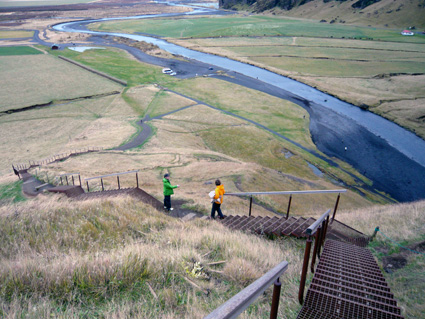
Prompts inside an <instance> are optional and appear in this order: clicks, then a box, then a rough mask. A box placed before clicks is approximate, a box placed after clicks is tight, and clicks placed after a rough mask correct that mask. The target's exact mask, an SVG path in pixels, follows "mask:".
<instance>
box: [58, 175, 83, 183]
mask: <svg viewBox="0 0 425 319" xmlns="http://www.w3.org/2000/svg"><path fill="white" fill-rule="evenodd" d="M68 176H71V180H72V185H75V181H74V176H78V180H79V182H80V186H82V185H81V176H80V173H67V174H62V175H59V176H58V177H59V179H60V181H61V185H63V178H64V179H65V182H66V185H69V181H68Z"/></svg>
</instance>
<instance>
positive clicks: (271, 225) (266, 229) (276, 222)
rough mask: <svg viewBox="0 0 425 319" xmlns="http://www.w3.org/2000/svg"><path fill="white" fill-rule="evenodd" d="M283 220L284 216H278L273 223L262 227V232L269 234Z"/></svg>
mask: <svg viewBox="0 0 425 319" xmlns="http://www.w3.org/2000/svg"><path fill="white" fill-rule="evenodd" d="M284 222H286V217H281V218H279V219H278V220H276V221H275V222H274V223H272V224H270V225H269V226H267V228H265V229H264V233H265V234H267V235H271V234H272V230H273V229H275V228H276V227H278V226H279V225H281V224H283V223H284Z"/></svg>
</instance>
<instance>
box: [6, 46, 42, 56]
mask: <svg viewBox="0 0 425 319" xmlns="http://www.w3.org/2000/svg"><path fill="white" fill-rule="evenodd" d="M35 54H43V52H41V51H39V50H37V49H34V48H32V47H28V46H19V47H0V56H8V55H35Z"/></svg>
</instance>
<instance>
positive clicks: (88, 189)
mask: <svg viewBox="0 0 425 319" xmlns="http://www.w3.org/2000/svg"><path fill="white" fill-rule="evenodd" d="M132 173H136V185H137V186H136V187H137V188H139V175H138V173H139V170H138V169H137V170H134V171H128V172H122V173H113V174H108V175H101V176H95V177H89V178H86V179H84V181H85V182H86V185H87V192H90V188H89V181H90V180H93V179H100V183H101V185H102V191H104V190H105V186H104V185H103V179H104V178H105V177H111V176H116V177H117V183H118V189H121V184H120V176H121V175H126V174H132Z"/></svg>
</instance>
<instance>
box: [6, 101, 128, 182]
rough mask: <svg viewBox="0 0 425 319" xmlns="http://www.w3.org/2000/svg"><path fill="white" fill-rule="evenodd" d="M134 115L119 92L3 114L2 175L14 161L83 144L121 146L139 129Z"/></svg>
mask: <svg viewBox="0 0 425 319" xmlns="http://www.w3.org/2000/svg"><path fill="white" fill-rule="evenodd" d="M135 118H136V117H135V113H134V112H133V110H132V109H131V108H130V107H129V106H128V105H127V104H126V103H125V102H124V101H123V100H122V99H121V97H120V96H119V95H115V96H110V97H104V98H99V99H94V100H85V101H79V102H73V103H68V104H62V105H53V106H50V107H45V108H42V109H34V110H30V111H26V112H20V113H14V114H10V115H4V116H2V117H0V131H1V134H0V150H1V152H2V159H3V160H2V161H1V164H0V172H1V175H3V174H6V173H8V172H9V171H10V165H11V164H12V163H22V162H28V160H36V161H37V160H41V159H43V158H47V157H50V156H52V155H54V154H57V153H60V152H65V151H70V150H73V149H78V148H84V147H94V146H95V147H103V148H108V147H114V146H118V145H120V144H121V143H122V142H123V141H124V140H126V139H128V138H129V137H130V136H131V135H132V134H133V133H135V132H136V129H135V128H134V127H133V126H132V125H130V123H129V120H130V121H131V120H132V119H135ZM22 123H25V129H24V128H23V126H22Z"/></svg>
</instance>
